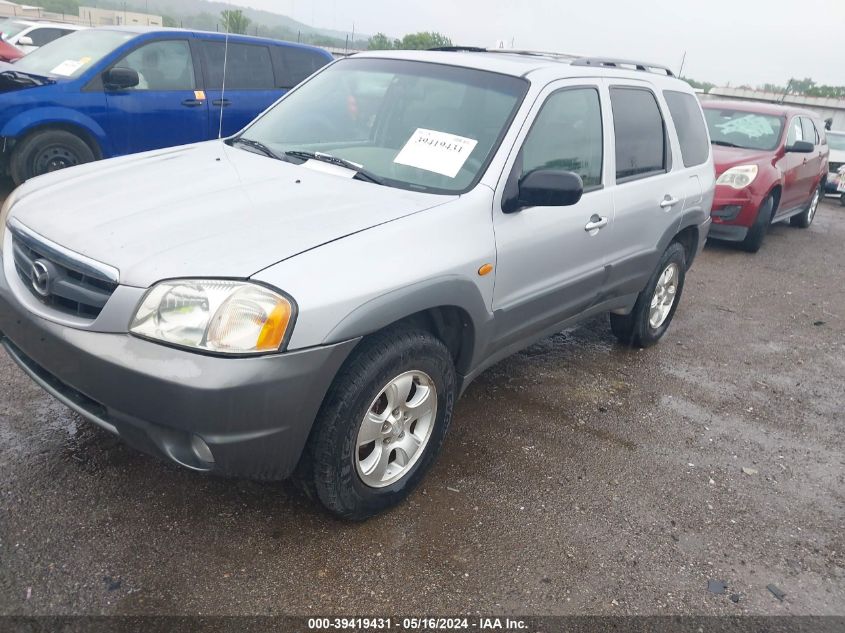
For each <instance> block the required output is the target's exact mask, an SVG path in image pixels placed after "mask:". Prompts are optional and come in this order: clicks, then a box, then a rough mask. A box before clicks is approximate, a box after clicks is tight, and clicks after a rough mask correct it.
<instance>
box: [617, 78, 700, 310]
mask: <svg viewBox="0 0 845 633" xmlns="http://www.w3.org/2000/svg"><path fill="white" fill-rule="evenodd" d="M607 84H608V90H609V93H610V104H611V109H612V112H613V118H612V127H610V130H611V132H609V133H612V134H613V136H614V139H615V152H614V157H615V161H614V173H613V178H614V179H615V182H614V183H613V186H612V188H611V191H612V194H613V206H614V208H615V209H616V218H615V221H614V226H613V231H612V233H611V235H610V244H609V245H608V256H609V264H610V271H609V278H608V281H607V286H608V288H607V292H608V295H609V296H610V297H623V296H628V295H632V294H636V293H639V292H640V291H641V290H642V289H643V288H644V287H645V284H646V282H647V281H648V279H649V277H650V276H651V274H652V273H653V272H654V269H655V268H656V266H657V262H658V260H659V258H660V256H661V254H662V252H661V250H662V248H665V245H664V244H663V240H664V238H665V236H666V234H667V232H669V231H672V230H674V229H676V228H677V227H678V226H679V224H680V219H681V214H682V212H683V209H684V205H685V204H692V203H694V201H695V200H700V198H701V195H702V192H701V184H700V182H699V181H698V178H697V177H696V174H695V173H694V171H691V170H688V169H686V168H685V167H684V164H683V162H682V161H681V157H680V155H679V154H680V152H679V151H678V152H676V151H673V140H672V139H673V138H675V137H674V133H673V134H672V135H671V136H670V128H669V126H668V125H667V121H668V120H669V116H668V109H667V106H666V105H665V103H664V101H663V99H662V95H661V94H660V93H659V92H658V91H657V90H655V89H654V87H653V86H652V85H651V84H650V83H647V82H638V81H633V80H630V81H625V80H609V81H608V82H607Z"/></svg>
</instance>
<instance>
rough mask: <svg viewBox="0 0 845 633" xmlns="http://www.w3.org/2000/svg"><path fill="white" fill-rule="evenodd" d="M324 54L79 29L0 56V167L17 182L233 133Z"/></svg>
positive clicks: (219, 37)
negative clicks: (14, 58) (14, 56)
mask: <svg viewBox="0 0 845 633" xmlns="http://www.w3.org/2000/svg"><path fill="white" fill-rule="evenodd" d="M331 59H332V57H331V55H330V54H329V53H328V52H327V51H324V50H322V49H319V48H314V47H310V46H304V45H299V44H293V43H288V42H279V41H275V40H269V39H262V38H256V37H246V36H240V35H232V36H229V37H228V38H227V37H226V35H224V34H220V33H204V32H195V31H184V30H178V29H162V30H150V29H142V28H130V27H120V28H98V29H90V30H85V31H79V32H78V33H74V34H72V35H68V36H67V37H64V38H61V39H59V40H56V41H55V42H52V43H50V44H48V45H47V46H44V47H42V48H40V49H38V50H36V51H35V52H33V53H31V54H30V55H27V56H26V57H24V58H23V59H21V60H20V61H18V62H16V63H14V64H3V65H0V174H2V173H3V172H7V173H8V174H9V175H11V177H12V179H13V180H14V181H15V183H17V184H20V183H21V182H23V181H25V180H27V179H29V178H32V177H33V176H38V175H40V174H43V173H47V172H50V171H55V170H57V169H63V168H65V167H70V166H73V165H78V164H81V163H86V162H90V161H93V160H99V159H102V158H111V157H114V156H122V155H124V154H132V153H136V152H143V151H147V150H153V149H159V148H162V147H169V146H173V145H184V144H187V143H194V142H198V141H203V140H207V139H211V138H217V136H218V135H219V134H221V133H222V135H223V136H228V135H231V134H233V133H235V132H237V131H238V130H240V129H241V128H243V127H244V126H245V125H246V124H247V123H248V122H249V121H251V120H252V119H253V118H255V117H256V116H257V115H258V114H259V113H261V112H262V111H264V110H265V109H266V108H267V107H268V106H270V105H271V104H272V103H274V102H275V101H276V100H277V99H278V98H279V97H281V96H282V95H283V94H284V93H285V92H287V90H288V89H290V88H292V87H293V86H295V85H296V84H298V83H299V82H300V81H302V80H303V79H304V78H305V77H307V76H308V75H310V74H311V73H313V72H314V71H316V70H317V69H319V68H321V67H322V66H324V65H326V64H327V63H328V62H330V61H331ZM224 88H225V91H224ZM221 114H222V117H221Z"/></svg>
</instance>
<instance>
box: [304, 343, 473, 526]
mask: <svg viewBox="0 0 845 633" xmlns="http://www.w3.org/2000/svg"><path fill="white" fill-rule="evenodd" d="M455 391H456V377H455V368H454V366H453V364H452V358H451V355H450V354H449V350H448V349H447V348H446V346H445V345H444V344H443V343H442V342H441V341H440V340H438V339H437V338H435V337H434V336H432V335H431V334H429V333H428V332H425V331H421V330H410V329H401V330H397V329H393V330H390V331H385V332H382V333H379V334H376V335H374V336H372V337H370V338H369V339H365V340H364V341H363V342H362V343H361V346H360V347H359V349H357V350H356V352H355V356H354V357H353V358H352V359H351V360H350V361H349V362H347V364H346V365H345V366H344V368H343V369H342V370H341V372H340V373H339V374H338V376H337V378H336V379H335V382H334V384H333V385H332V388H331V390H330V391H329V394H328V395H327V396H326V400H325V402H324V404H323V407H322V408H321V410H320V414H319V416H318V419H317V421H316V422H315V426H314V430H313V431H312V434H311V438H310V439H309V441H308V446H307V447H306V451H305V454H304V455H303V459H302V462H301V463H300V465H299V468H298V472H297V477H298V478H299V479H300V481H301V483H302V484H303V485H304V487H305V489H306V490H307V491H308V492H310V493H311V494H312V495H314V496H316V497H317V498H318V499H319V501H320V502H321V503H322V504H323V505H324V506H325V507H326V508H327V509H328V510H329V511H330V512H332V513H333V514H336V515H338V516H340V517H343V518H346V519H352V520H362V519H366V518H369V517H371V516H373V515H375V514H378V513H379V512H382V511H383V510H386V509H388V508H390V507H392V506H394V505H396V504H397V503H399V502H400V501H402V500H403V499H404V498H405V497H406V496H408V494H410V492H411V491H412V490H413V489H414V488H415V487H416V485H417V484H418V483H419V482H420V480H421V479H422V478H423V476H424V475H425V473H426V471H428V469H429V468H430V467H431V465H432V463H433V462H434V460H435V458H436V457H437V454H438V453H439V452H440V448H441V446H442V444H443V439H444V437H445V435H446V430H447V429H448V427H449V422H450V420H451V418H452V406H453V404H454V400H455V396H456V394H455Z"/></svg>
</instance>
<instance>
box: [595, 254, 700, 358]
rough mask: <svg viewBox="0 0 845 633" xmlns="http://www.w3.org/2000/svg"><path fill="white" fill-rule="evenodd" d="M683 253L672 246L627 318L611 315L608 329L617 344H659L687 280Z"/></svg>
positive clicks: (641, 345)
mask: <svg viewBox="0 0 845 633" xmlns="http://www.w3.org/2000/svg"><path fill="white" fill-rule="evenodd" d="M686 269H687V265H686V251H685V250H684V247H683V246H681V245H680V244H679V243H678V242H672V243H671V244H670V245H669V248H667V249H666V251H664V253H663V256H662V257H661V258H660V263H659V264H658V265H657V269H656V270H655V271H654V274H652V276H651V278H650V279H649V281H648V284H646V287H645V289H644V290H643V291H642V292H641V293H640V294H639V296H638V297H637V302H636V303H635V304H634V309H633V310H631V313H630V314H624V315H623V314H612V313H611V315H610V329H611V330H612V331H613V334H614V336H616V338H617V339H619V342H620V343H623V344H625V345H630V346H632V347H649V346H651V345H654V344H655V343H657V341H659V340H660V339H661V338H662V337H663V335H664V334H665V333H666V330H668V329H669V324H670V323H671V322H672V317H674V316H675V310H677V308H678V303H679V302H680V300H681V293H682V292H683V290H684V279H685V278H686Z"/></svg>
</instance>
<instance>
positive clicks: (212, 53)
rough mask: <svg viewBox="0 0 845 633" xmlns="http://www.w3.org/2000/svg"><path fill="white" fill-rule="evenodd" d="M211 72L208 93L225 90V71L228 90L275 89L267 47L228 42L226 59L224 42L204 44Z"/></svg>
mask: <svg viewBox="0 0 845 633" xmlns="http://www.w3.org/2000/svg"><path fill="white" fill-rule="evenodd" d="M202 49H203V51H204V53H205V61H206V68H207V70H208V85H207V88H208V89H209V90H221V89H222V88H223V68H224V66H225V69H226V90H274V89H275V88H276V79H275V77H274V76H273V62H272V61H270V49H269V48H267V47H266V46H257V45H253V44H239V43H236V42H229V56H228V59H226V43H225V42H209V41H205V42H203V43H202Z"/></svg>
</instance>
